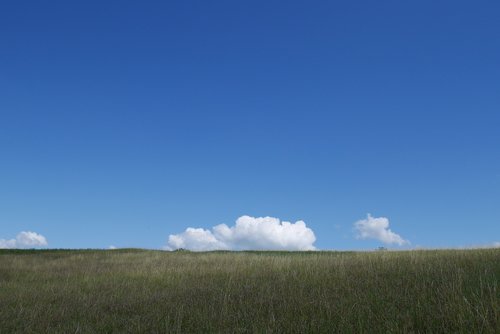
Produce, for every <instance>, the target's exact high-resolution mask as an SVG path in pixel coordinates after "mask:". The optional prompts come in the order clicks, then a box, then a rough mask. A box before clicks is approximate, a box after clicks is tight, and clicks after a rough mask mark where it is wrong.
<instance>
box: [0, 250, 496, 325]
mask: <svg viewBox="0 0 500 334" xmlns="http://www.w3.org/2000/svg"><path fill="white" fill-rule="evenodd" d="M499 281H500V249H480V250H439V251H405V252H389V251H377V252H366V253H364V252H307V253H303V252H297V253H288V252H236V253H232V252H210V253H190V252H161V251H143V250H112V251H94V250H89V251H76V250H75V251H67V250H46V251H16V250H1V251H0V333H170V332H172V333H191V332H199V333H207V332H223V333H240V332H241V333H247V332H251V333H255V332H257V333H263V332H265V333H304V332H311V333H333V332H341V333H401V332H404V333H406V332H409V333H412V332H413V333H430V332H432V333H457V332H458V333H500V290H499V289H500V287H499Z"/></svg>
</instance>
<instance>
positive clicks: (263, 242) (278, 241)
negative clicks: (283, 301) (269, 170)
mask: <svg viewBox="0 0 500 334" xmlns="http://www.w3.org/2000/svg"><path fill="white" fill-rule="evenodd" d="M315 241H316V237H315V236H314V232H313V231H312V230H311V229H310V228H308V227H307V226H306V224H305V223H304V222H303V221H301V220H299V221H297V222H295V223H290V222H285V221H283V222H281V221H280V220H279V219H278V218H272V217H259V218H254V217H250V216H242V217H240V218H238V219H237V220H236V224H235V225H234V226H231V227H229V226H227V225H226V224H221V225H217V226H215V227H213V228H212V230H205V229H202V228H192V227H189V228H187V229H186V230H185V231H184V232H182V233H180V234H171V235H170V236H169V237H168V243H167V246H165V249H167V250H173V249H178V248H184V249H189V250H193V251H209V250H315V249H316V248H315V247H314V245H313V244H314V242H315Z"/></svg>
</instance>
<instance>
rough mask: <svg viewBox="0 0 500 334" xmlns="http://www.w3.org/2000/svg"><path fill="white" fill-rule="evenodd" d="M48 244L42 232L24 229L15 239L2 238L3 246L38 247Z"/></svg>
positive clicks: (0, 241)
mask: <svg viewBox="0 0 500 334" xmlns="http://www.w3.org/2000/svg"><path fill="white" fill-rule="evenodd" d="M46 246H48V243H47V239H45V237H44V236H43V235H41V234H38V233H35V232H30V231H27V232H25V231H23V232H21V233H19V234H18V235H17V236H16V238H15V239H8V240H6V239H0V249H1V248H4V249H5V248H38V247H46Z"/></svg>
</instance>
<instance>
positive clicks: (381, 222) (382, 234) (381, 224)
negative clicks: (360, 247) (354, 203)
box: [354, 214, 410, 246]
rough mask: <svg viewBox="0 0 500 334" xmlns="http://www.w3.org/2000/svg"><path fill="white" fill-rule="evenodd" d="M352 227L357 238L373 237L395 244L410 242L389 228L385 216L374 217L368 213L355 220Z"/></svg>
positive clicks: (385, 242) (400, 244)
mask: <svg viewBox="0 0 500 334" xmlns="http://www.w3.org/2000/svg"><path fill="white" fill-rule="evenodd" d="M354 228H355V229H356V232H357V235H356V237H357V238H358V239H375V240H378V241H381V242H383V243H384V244H397V245H399V246H402V245H405V244H409V243H410V242H409V241H408V240H405V239H403V238H402V237H401V236H400V235H398V234H396V233H394V232H392V231H391V230H390V229H389V219H387V218H385V217H379V218H374V217H372V216H371V215H370V214H368V216H367V217H366V219H362V220H359V221H357V222H355V223H354Z"/></svg>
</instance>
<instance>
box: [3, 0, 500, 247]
mask: <svg viewBox="0 0 500 334" xmlns="http://www.w3.org/2000/svg"><path fill="white" fill-rule="evenodd" d="M499 18H500V3H499V2H498V1H474V2H471V1H412V2H410V1H285V2H284V1H269V0H266V1H164V2H149V1H136V2H129V1H78V2H76V1H49V2H46V1H3V2H2V3H1V4H0V239H1V238H4V239H9V238H14V237H15V236H16V234H17V233H19V232H20V231H35V232H37V233H40V234H42V235H44V236H45V237H46V238H47V239H48V241H49V245H50V247H71V248H73V247H78V248H79V247H84V248H86V247H108V246H109V245H116V246H134V247H146V248H159V247H162V246H163V245H165V243H166V239H167V237H168V235H169V234H173V233H180V232H182V231H183V230H185V229H186V228H187V227H202V228H207V229H208V228H211V227H212V226H214V225H217V224H220V223H225V224H228V225H232V224H234V221H235V220H236V219H237V218H238V217H239V216H242V215H250V216H254V217H260V216H272V217H278V218H280V219H283V220H287V221H292V222H295V221H296V220H304V221H305V222H306V224H307V226H308V227H310V228H311V229H312V230H313V231H314V233H315V234H316V238H317V241H316V243H315V245H316V247H318V248H320V249H370V248H373V247H376V246H378V245H380V244H381V243H380V242H378V241H376V240H359V239H356V238H355V237H354V233H353V223H354V222H356V221H358V220H360V219H363V218H365V217H366V214H367V213H371V214H372V215H373V216H374V217H387V218H388V219H389V220H390V228H391V229H392V230H393V231H394V232H396V233H398V234H399V235H401V236H402V237H403V238H405V239H408V240H410V241H411V245H412V246H423V247H459V246H469V245H484V244H489V243H492V242H496V241H500V19H499Z"/></svg>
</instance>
